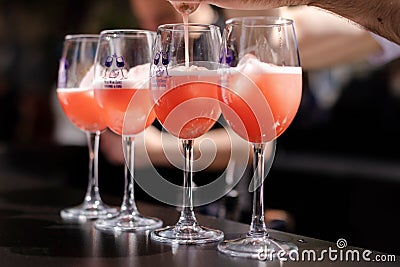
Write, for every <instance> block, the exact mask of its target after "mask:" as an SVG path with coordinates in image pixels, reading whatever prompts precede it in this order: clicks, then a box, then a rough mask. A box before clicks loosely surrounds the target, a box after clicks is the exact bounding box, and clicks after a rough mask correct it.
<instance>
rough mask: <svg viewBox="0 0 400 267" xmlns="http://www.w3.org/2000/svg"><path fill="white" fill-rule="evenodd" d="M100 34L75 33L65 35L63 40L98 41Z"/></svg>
mask: <svg viewBox="0 0 400 267" xmlns="http://www.w3.org/2000/svg"><path fill="white" fill-rule="evenodd" d="M99 37H100V34H94V33H88V34H86V33H77V34H67V35H65V37H64V39H65V40H66V41H69V40H76V39H99Z"/></svg>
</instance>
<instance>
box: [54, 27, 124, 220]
mask: <svg viewBox="0 0 400 267" xmlns="http://www.w3.org/2000/svg"><path fill="white" fill-rule="evenodd" d="M98 40H99V35H96V34H75V35H66V36H65V38H64V44H63V51H62V56H61V59H60V64H59V72H58V85H57V97H58V100H59V102H60V104H61V107H62V109H63V110H64V113H65V115H66V116H67V117H68V119H69V120H70V121H71V122H72V123H73V124H74V125H75V126H76V127H78V128H79V129H80V130H82V131H84V132H85V134H86V137H87V142H88V147H89V181H88V187H87V190H86V195H85V199H84V201H83V203H81V204H80V205H78V206H75V207H68V208H64V209H62V210H61V212H60V214H61V217H62V218H63V219H67V220H77V221H86V220H88V219H97V218H102V217H112V216H114V215H115V214H117V212H118V210H117V209H116V208H113V207H109V206H107V205H105V204H104V203H103V202H102V200H101V197H100V194H99V186H98V152H99V142H100V134H101V132H102V131H103V130H105V129H106V124H105V122H104V120H103V119H102V118H101V116H100V107H99V106H98V105H97V102H96V101H95V99H94V94H93V90H92V80H93V74H94V72H93V70H94V65H93V63H94V57H95V52H96V48H97V42H98Z"/></svg>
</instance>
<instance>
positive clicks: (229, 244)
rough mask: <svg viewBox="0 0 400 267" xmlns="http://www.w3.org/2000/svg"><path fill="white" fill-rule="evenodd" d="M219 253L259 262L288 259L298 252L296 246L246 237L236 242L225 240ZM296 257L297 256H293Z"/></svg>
mask: <svg viewBox="0 0 400 267" xmlns="http://www.w3.org/2000/svg"><path fill="white" fill-rule="evenodd" d="M218 251H220V252H222V253H224V254H227V255H229V256H235V257H243V258H252V259H258V260H264V261H265V260H273V259H274V258H277V259H279V258H280V259H283V258H287V257H288V256H289V255H291V253H293V252H297V251H298V247H297V246H296V245H295V244H292V243H289V242H284V241H280V240H276V239H273V238H271V237H268V236H264V237H249V236H247V237H245V238H239V239H234V240H225V241H223V242H221V243H219V244H218ZM292 256H295V255H292Z"/></svg>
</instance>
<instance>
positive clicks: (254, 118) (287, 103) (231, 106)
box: [219, 57, 302, 143]
mask: <svg viewBox="0 0 400 267" xmlns="http://www.w3.org/2000/svg"><path fill="white" fill-rule="evenodd" d="M225 79H226V80H227V83H226V84H225V86H224V87H221V90H220V92H219V97H220V100H221V102H223V103H224V104H225V105H221V107H222V112H223V115H224V117H225V119H226V120H227V121H228V122H229V124H230V126H231V127H232V129H233V130H234V131H235V132H236V133H237V134H238V135H239V136H241V137H242V138H243V139H245V140H248V141H249V142H252V143H265V142H269V141H271V140H274V139H275V138H277V137H278V136H279V135H281V134H282V133H283V132H284V131H285V130H286V129H287V127H288V126H289V125H290V123H291V122H292V121H293V119H294V117H295V115H296V113H297V110H298V108H299V105H300V101H301V95H302V70H301V67H282V66H275V65H271V64H267V63H262V62H260V61H258V60H257V59H256V58H252V57H250V58H248V59H246V62H245V63H243V64H240V63H239V65H238V67H236V68H234V69H233V68H232V69H231V70H229V71H228V74H226V76H225Z"/></svg>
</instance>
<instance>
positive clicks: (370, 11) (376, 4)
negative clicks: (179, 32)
mask: <svg viewBox="0 0 400 267" xmlns="http://www.w3.org/2000/svg"><path fill="white" fill-rule="evenodd" d="M185 1H191V0H185ZM192 1H193V0H192ZM195 1H199V0H195ZM200 1H201V0H200ZM203 1H204V2H208V3H211V4H214V5H217V6H220V7H224V8H235V9H269V8H277V7H283V6H296V5H309V6H315V7H319V8H322V9H325V10H328V11H331V12H333V13H335V14H338V15H340V16H342V17H345V18H347V19H350V20H352V21H354V22H356V23H357V24H359V25H361V26H363V27H364V28H366V29H368V30H370V31H372V32H375V33H377V34H379V35H381V36H383V37H385V38H387V39H389V40H391V41H393V42H396V43H398V44H400V1H399V0H203Z"/></svg>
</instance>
